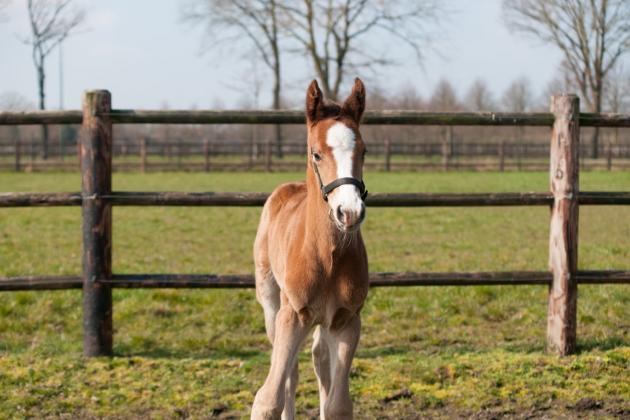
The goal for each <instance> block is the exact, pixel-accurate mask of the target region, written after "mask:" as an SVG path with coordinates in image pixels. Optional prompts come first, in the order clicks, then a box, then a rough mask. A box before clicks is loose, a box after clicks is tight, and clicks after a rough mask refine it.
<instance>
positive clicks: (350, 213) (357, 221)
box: [335, 203, 365, 231]
mask: <svg viewBox="0 0 630 420" xmlns="http://www.w3.org/2000/svg"><path fill="white" fill-rule="evenodd" d="M335 219H336V221H337V224H338V225H339V227H340V228H342V230H344V231H353V230H356V229H358V227H359V226H360V225H361V223H362V222H363V220H364V219H365V204H364V203H361V209H360V210H359V211H358V212H357V211H356V210H354V209H345V208H343V206H337V209H336V210H335Z"/></svg>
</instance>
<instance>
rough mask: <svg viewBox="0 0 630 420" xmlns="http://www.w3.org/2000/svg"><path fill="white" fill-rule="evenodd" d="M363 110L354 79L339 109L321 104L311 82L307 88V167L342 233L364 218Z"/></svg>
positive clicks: (359, 84)
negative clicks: (361, 126) (309, 167)
mask: <svg viewBox="0 0 630 420" xmlns="http://www.w3.org/2000/svg"><path fill="white" fill-rule="evenodd" d="M364 109H365V87H364V86H363V82H361V80H360V79H358V78H357V79H355V81H354V86H353V88H352V93H351V94H350V96H349V97H348V99H346V101H345V102H344V103H343V104H342V105H338V104H336V103H331V102H327V101H325V100H324V96H323V95H322V91H321V90H320V89H319V86H318V85H317V82H316V81H315V80H313V81H312V82H311V84H310V86H309V87H308V91H307V93H306V125H307V129H308V154H309V156H308V159H309V165H312V168H313V172H314V175H315V179H316V181H317V182H318V183H319V184H320V187H322V198H323V199H324V200H326V201H327V203H328V205H329V206H330V210H331V214H332V216H333V220H334V222H335V225H336V226H337V228H338V229H339V230H341V231H343V232H350V231H354V230H357V229H358V228H359V226H360V225H361V222H363V219H364V218H365V204H364V203H363V199H364V198H365V195H366V191H365V185H364V184H363V161H364V158H365V151H366V150H365V144H364V143H363V139H362V138H361V133H360V132H359V121H360V120H361V116H362V115H363V110H364ZM318 178H319V179H318Z"/></svg>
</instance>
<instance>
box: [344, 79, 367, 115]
mask: <svg viewBox="0 0 630 420" xmlns="http://www.w3.org/2000/svg"><path fill="white" fill-rule="evenodd" d="M363 111H365V86H363V82H362V81H361V79H359V78H358V77H357V78H356V79H354V86H353V87H352V93H351V94H350V96H348V99H346V101H345V102H344V103H343V107H342V112H343V113H344V114H346V115H348V116H349V117H351V118H352V119H354V121H356V123H357V124H358V123H359V121H361V116H362V115H363Z"/></svg>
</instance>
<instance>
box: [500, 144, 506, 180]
mask: <svg viewBox="0 0 630 420" xmlns="http://www.w3.org/2000/svg"><path fill="white" fill-rule="evenodd" d="M499 171H501V172H503V171H505V140H504V139H501V141H500V143H499Z"/></svg>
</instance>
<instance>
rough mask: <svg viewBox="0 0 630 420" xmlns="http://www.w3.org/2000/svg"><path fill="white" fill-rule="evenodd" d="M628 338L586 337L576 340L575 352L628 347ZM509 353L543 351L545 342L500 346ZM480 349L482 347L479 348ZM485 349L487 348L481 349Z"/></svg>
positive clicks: (629, 342) (629, 344)
mask: <svg viewBox="0 0 630 420" xmlns="http://www.w3.org/2000/svg"><path fill="white" fill-rule="evenodd" d="M629 346H630V339H628V338H627V337H608V338H606V339H603V340H598V339H586V340H580V339H578V341H577V351H576V354H582V353H588V352H590V351H593V350H600V351H607V350H613V349H615V348H617V347H629ZM500 347H502V348H503V349H505V351H508V352H510V353H528V354H530V353H544V352H545V351H546V343H545V342H544V341H540V342H536V343H528V342H523V343H514V344H508V345H504V346H500ZM480 350H482V349H480ZM483 350H487V349H483Z"/></svg>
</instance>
